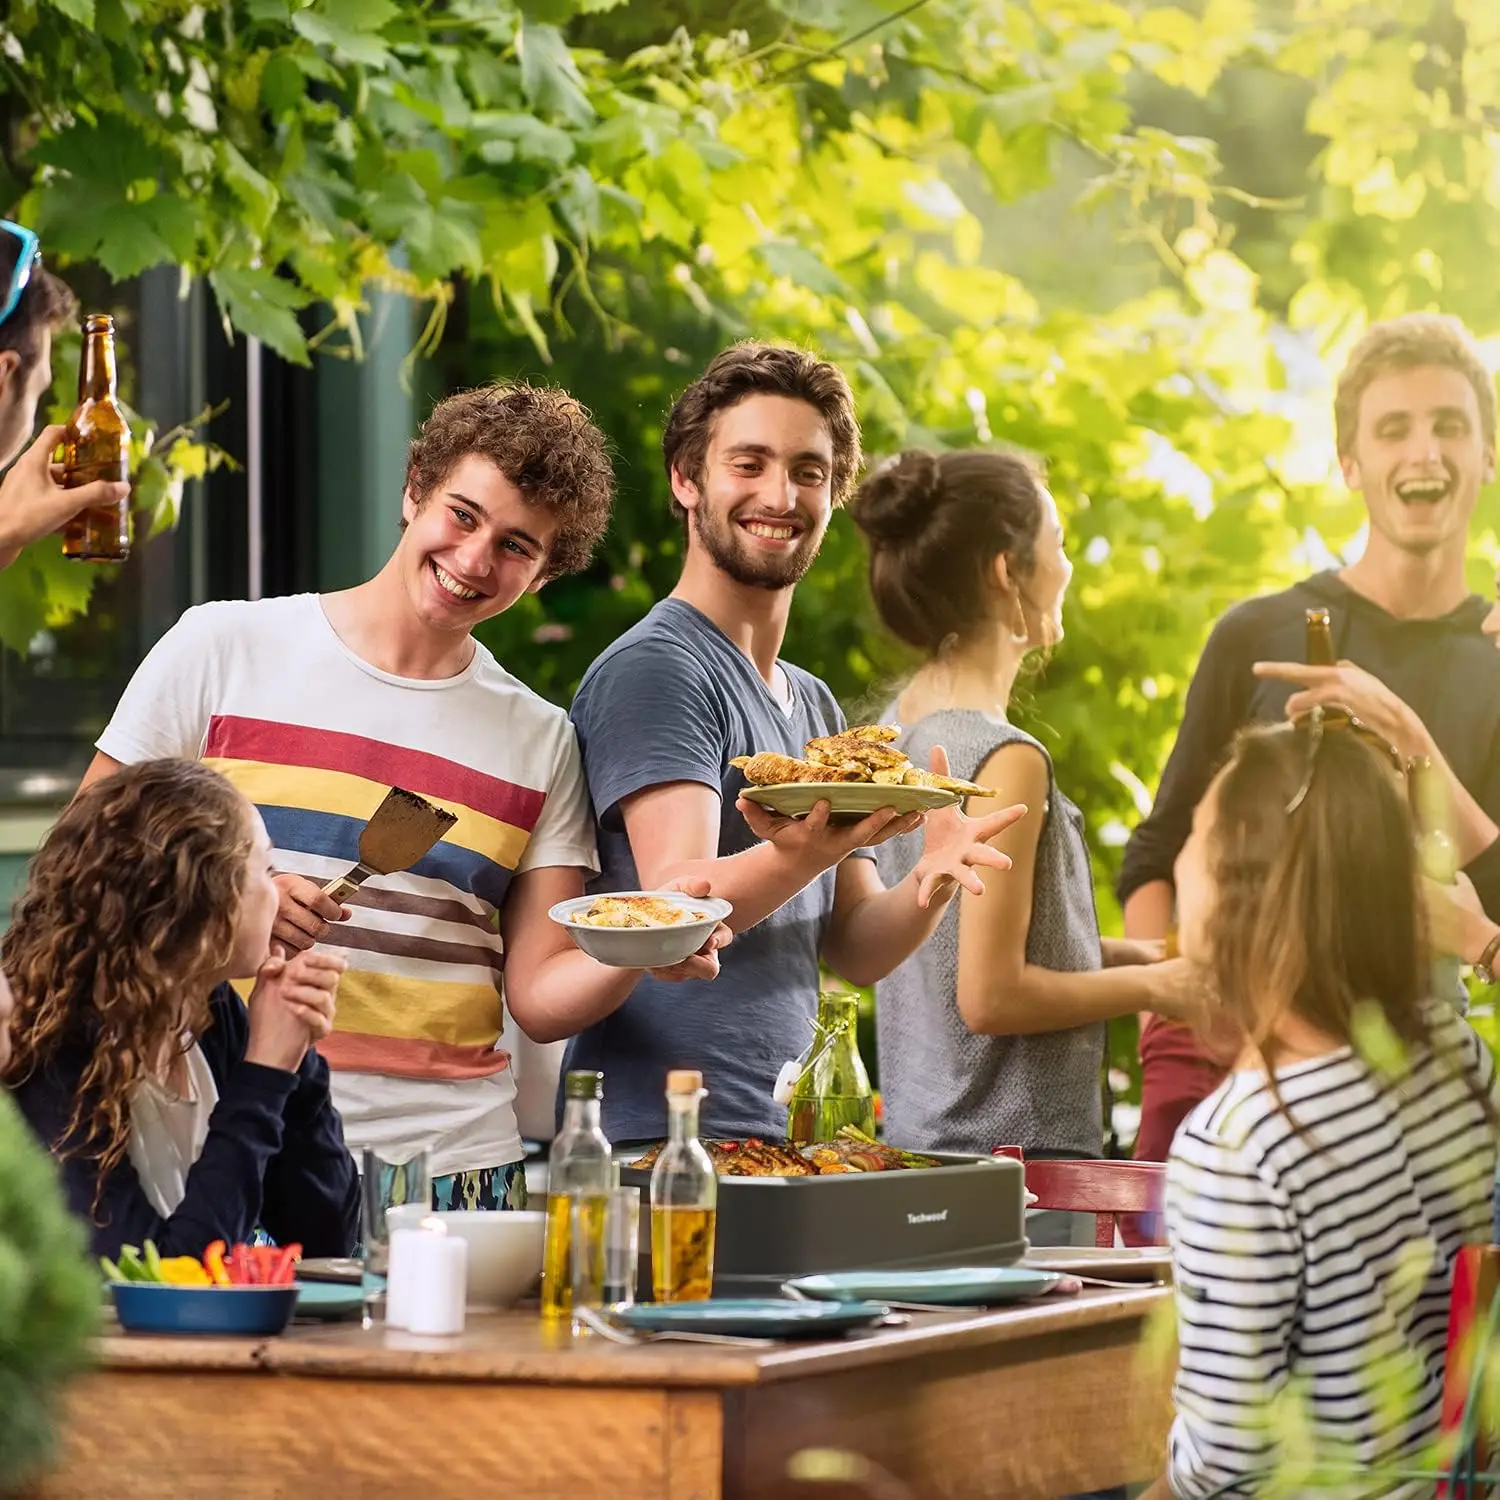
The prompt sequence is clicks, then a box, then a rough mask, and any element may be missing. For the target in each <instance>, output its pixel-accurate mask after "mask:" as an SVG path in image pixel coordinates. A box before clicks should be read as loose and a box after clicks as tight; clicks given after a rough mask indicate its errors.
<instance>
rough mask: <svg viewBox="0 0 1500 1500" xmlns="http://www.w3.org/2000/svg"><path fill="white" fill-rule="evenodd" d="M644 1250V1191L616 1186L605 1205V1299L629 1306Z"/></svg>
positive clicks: (621, 1305)
mask: <svg viewBox="0 0 1500 1500" xmlns="http://www.w3.org/2000/svg"><path fill="white" fill-rule="evenodd" d="M640 1251H641V1190H640V1189H639V1188H634V1187H620V1186H618V1185H617V1186H615V1187H612V1188H611V1189H610V1190H609V1198H608V1200H607V1202H606V1203H605V1208H604V1302H605V1305H606V1306H610V1305H615V1306H619V1307H629V1306H630V1304H631V1303H632V1302H634V1301H635V1278H636V1269H637V1265H638V1263H639V1258H640Z"/></svg>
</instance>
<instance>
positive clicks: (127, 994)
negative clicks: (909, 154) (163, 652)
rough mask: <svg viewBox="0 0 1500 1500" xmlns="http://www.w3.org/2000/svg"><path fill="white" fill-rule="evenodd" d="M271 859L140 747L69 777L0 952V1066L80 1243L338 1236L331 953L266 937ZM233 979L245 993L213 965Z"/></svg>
mask: <svg viewBox="0 0 1500 1500" xmlns="http://www.w3.org/2000/svg"><path fill="white" fill-rule="evenodd" d="M270 857H271V844H270V840H269V839H268V838H267V836H266V830H265V828H264V826H263V825H262V823H261V819H260V815H259V814H258V813H257V812H256V810H255V809H254V808H253V807H252V806H251V805H250V803H249V802H248V801H246V800H245V798H244V797H242V796H241V795H240V793H239V792H237V791H236V790H235V789H234V788H233V787H232V786H230V784H229V783H228V782H227V781H225V780H224V779H223V777H221V776H219V775H218V774H217V773H216V772H214V771H212V770H210V769H209V768H208V767H206V766H203V765H199V764H196V763H192V762H188V761H180V760H155V761H143V762H141V763H139V764H137V765H133V766H130V767H127V768H126V769H124V770H121V771H118V772H116V773H115V774H114V775H111V776H109V777H107V778H106V779H104V780H102V781H99V782H97V783H95V784H94V785H92V786H90V787H88V788H86V789H85V790H84V791H83V792H81V793H80V794H79V796H78V797H77V799H76V800H75V801H74V802H73V804H72V805H71V806H70V807H69V808H68V809H67V810H66V811H65V812H64V813H63V815H62V816H61V818H59V820H58V822H57V824H56V825H55V826H54V828H53V829H52V831H51V833H50V834H49V835H48V837H47V840H46V842H45V843H44V844H43V845H42V847H41V850H40V851H39V852H38V854H37V856H36V858H35V860H34V861H33V862H32V866H31V871H30V876H29V879H28V882H27V886H26V890H25V892H24V893H23V895H22V896H21V899H20V901H19V903H18V905H17V907H16V911H15V918H14V922H13V925H12V927H11V930H10V932H9V933H8V934H7V935H6V938H5V941H4V946H3V949H0V963H3V966H4V969H5V972H6V974H7V975H8V976H9V980H10V985H11V988H12V990H13V992H14V1001H15V1012H14V1016H13V1018H12V1026H11V1030H12V1036H11V1050H10V1057H9V1060H8V1062H4V1067H3V1072H0V1079H3V1081H4V1083H5V1084H7V1085H8V1086H9V1088H10V1090H11V1092H12V1094H13V1096H14V1098H15V1101H16V1104H17V1105H18V1106H19V1108H20V1110H21V1113H22V1114H23V1115H24V1116H25V1117H26V1119H27V1121H28V1122H29V1123H30V1125H31V1128H32V1129H33V1130H34V1131H35V1132H36V1133H37V1135H38V1136H40V1138H41V1139H42V1141H43V1142H44V1143H45V1144H46V1145H47V1146H48V1147H49V1148H50V1150H51V1151H52V1153H53V1155H54V1156H55V1157H56V1158H57V1160H58V1161H59V1163H60V1165H61V1170H62V1176H63V1186H64V1189H65V1191H66V1193H67V1196H68V1200H69V1203H70V1204H71V1206H72V1207H73V1209H74V1211H75V1212H77V1213H79V1214H80V1215H82V1216H83V1217H84V1218H85V1219H86V1220H88V1221H89V1222H90V1223H91V1224H92V1225H93V1242H94V1248H95V1250H96V1251H97V1252H99V1253H100V1254H106V1255H111V1256H113V1255H115V1254H116V1253H117V1252H118V1250H119V1248H120V1246H121V1245H127V1244H134V1245H139V1244H141V1243H142V1242H143V1241H145V1240H147V1239H151V1240H154V1241H155V1242H156V1245H157V1248H158V1249H159V1250H160V1251H161V1253H162V1254H163V1255H179V1254H187V1255H200V1254H201V1253H202V1252H203V1250H204V1247H205V1246H207V1245H208V1244H209V1243H211V1242H212V1241H214V1240H224V1241H225V1242H226V1243H229V1244H234V1243H235V1242H237V1241H240V1240H247V1239H249V1238H250V1236H251V1234H252V1232H253V1231H254V1230H256V1229H257V1228H260V1229H264V1230H265V1231H266V1232H267V1233H268V1234H270V1235H271V1236H272V1238H273V1239H275V1240H277V1241H279V1242H282V1243H289V1242H292V1241H295V1242H297V1243H300V1244H301V1245H302V1246H303V1249H304V1251H305V1252H306V1253H307V1254H309V1255H344V1254H347V1253H348V1252H349V1251H350V1250H351V1248H352V1247H353V1245H354V1243H355V1240H356V1239H357V1237H358V1233H359V1183H358V1174H357V1172H356V1170H355V1166H354V1162H353V1160H352V1158H351V1157H350V1155H349V1152H348V1150H347V1148H346V1147H345V1145H344V1138H343V1130H342V1127H341V1126H340V1124H339V1118H338V1115H337V1113H336V1112H335V1111H334V1108H333V1105H332V1103H331V1101H330V1099H329V1093H328V1067H327V1065H326V1064H325V1063H324V1062H323V1060H322V1059H321V1058H320V1057H319V1056H318V1053H317V1050H316V1044H317V1042H318V1041H319V1040H320V1039H321V1038H323V1037H325V1036H327V1034H328V1032H329V1031H330V1029H331V1027H332V1024H333V1010H334V997H335V993H336V991H337V988H338V982H339V976H340V975H341V974H342V972H343V969H344V963H345V960H344V958H343V956H342V955H341V954H339V953H334V952H328V951H326V950H325V951H309V952H306V953H301V954H298V955H297V956H296V957H295V958H293V959H291V960H288V959H287V958H286V957H285V955H284V954H283V953H282V952H281V950H280V949H279V948H277V949H272V947H271V926H272V923H273V922H274V920H275V917H276V905H277V893H276V887H275V886H274V884H273V883H272V880H271V866H270ZM252 975H253V976H255V985H254V989H253V990H252V992H251V994H250V998H249V1001H248V1004H247V1003H245V1002H242V1001H241V1000H240V998H239V996H238V995H237V994H236V993H235V991H234V990H233V989H232V988H231V987H230V985H229V983H228V981H229V980H230V979H235V978H240V977H248V976H252ZM0 1061H3V1054H0Z"/></svg>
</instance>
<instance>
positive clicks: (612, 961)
mask: <svg viewBox="0 0 1500 1500" xmlns="http://www.w3.org/2000/svg"><path fill="white" fill-rule="evenodd" d="M733 910H734V908H733V907H732V906H730V904H729V903H728V902H727V901H720V900H718V899H717V898H716V897H713V896H687V895H684V894H683V893H682V892H681V891H610V892H609V893H607V894H605V895H600V896H575V897H573V898H572V900H570V901H559V902H558V903H557V905H556V906H554V907H553V908H552V909H551V911H549V912H548V913H547V915H548V916H550V917H551V918H552V920H553V921H554V922H557V923H560V924H561V925H562V926H563V927H566V928H567V930H568V935H569V936H570V937H571V938H572V939H573V941H574V942H575V943H577V944H578V946H579V947H580V948H582V949H583V951H584V952H585V953H587V954H588V956H589V957H590V958H593V959H597V960H598V961H599V962H600V963H601V964H609V965H610V966H611V967H612V968H616V969H664V968H667V967H669V966H670V965H672V964H680V963H681V962H682V961H683V959H685V958H689V957H691V956H692V955H693V954H694V953H696V952H697V951H698V950H699V949H700V948H701V947H702V946H703V945H704V943H706V942H707V941H708V938H709V934H710V933H711V932H712V931H713V930H714V928H715V927H717V926H718V924H719V923H720V922H722V921H723V920H724V918H725V917H727V916H728V915H729V913H730V912H731V911H733Z"/></svg>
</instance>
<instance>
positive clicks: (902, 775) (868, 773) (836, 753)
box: [729, 724, 995, 797]
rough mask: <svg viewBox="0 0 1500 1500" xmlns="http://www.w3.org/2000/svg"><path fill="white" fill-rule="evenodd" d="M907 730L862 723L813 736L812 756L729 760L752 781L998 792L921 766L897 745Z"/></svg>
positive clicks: (808, 751) (807, 748)
mask: <svg viewBox="0 0 1500 1500" xmlns="http://www.w3.org/2000/svg"><path fill="white" fill-rule="evenodd" d="M900 733H901V731H900V730H899V729H897V728H896V726H895V725H894V724H856V725H855V726H854V727H853V728H852V729H845V730H843V731H842V732H841V733H839V734H827V735H823V736H821V737H820V738H818V739H815V740H809V741H808V742H807V744H806V745H804V746H803V754H804V755H805V756H806V757H807V759H806V760H797V759H795V758H794V757H792V756H790V755H780V754H778V753H777V752H775V751H772V750H762V751H760V752H759V753H757V754H755V755H737V756H735V758H734V759H733V760H731V761H730V762H729V764H730V765H732V766H737V767H738V768H739V769H740V770H741V771H743V772H744V775H745V780H746V781H748V782H749V783H750V784H751V785H752V786H784V785H786V783H788V782H793V781H814V782H822V781H859V782H866V783H870V782H873V783H875V784H876V785H879V786H925V787H932V788H934V789H935V790H937V791H940V792H953V793H954V794H955V795H957V796H960V797H993V796H994V795H995V794H994V792H992V791H991V790H990V789H989V788H988V787H983V786H980V785H978V783H976V782H973V781H960V780H959V779H958V778H957V777H956V776H939V775H938V774H937V772H936V771H921V770H918V769H917V767H916V766H914V765H912V763H911V761H910V760H908V759H907V757H906V756H905V755H904V754H903V753H902V752H901V751H900V750H897V749H895V748H894V746H893V744H892V741H894V740H895V739H896V737H897V736H898V735H899V734H900Z"/></svg>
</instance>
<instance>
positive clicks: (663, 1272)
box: [651, 1068, 719, 1302]
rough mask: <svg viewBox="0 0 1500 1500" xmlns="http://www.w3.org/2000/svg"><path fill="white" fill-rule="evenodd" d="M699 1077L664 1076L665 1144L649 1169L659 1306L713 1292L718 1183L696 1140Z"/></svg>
mask: <svg viewBox="0 0 1500 1500" xmlns="http://www.w3.org/2000/svg"><path fill="white" fill-rule="evenodd" d="M705 1092H706V1090H705V1089H704V1087H703V1075H702V1074H701V1073H695V1072H690V1071H689V1070H687V1069H685V1068H676V1069H673V1071H672V1072H670V1073H668V1074H667V1131H668V1133H667V1144H666V1148H665V1149H664V1150H663V1151H662V1153H661V1155H660V1156H659V1157H657V1159H656V1165H655V1166H654V1167H653V1168H652V1169H651V1291H652V1295H653V1296H654V1297H655V1298H656V1300H657V1301H658V1302H705V1301H707V1300H708V1298H709V1297H710V1296H711V1295H712V1294H713V1284H714V1231H715V1227H716V1223H717V1217H718V1203H719V1179H718V1178H717V1176H715V1174H714V1166H713V1163H712V1162H711V1161H710V1160H709V1157H708V1152H707V1151H705V1150H704V1149H703V1143H702V1142H701V1141H700V1140H699V1139H698V1105H699V1101H700V1100H702V1098H703V1095H704V1093H705Z"/></svg>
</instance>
